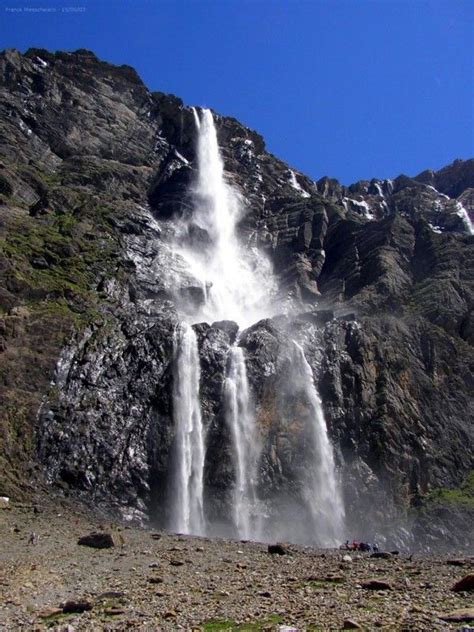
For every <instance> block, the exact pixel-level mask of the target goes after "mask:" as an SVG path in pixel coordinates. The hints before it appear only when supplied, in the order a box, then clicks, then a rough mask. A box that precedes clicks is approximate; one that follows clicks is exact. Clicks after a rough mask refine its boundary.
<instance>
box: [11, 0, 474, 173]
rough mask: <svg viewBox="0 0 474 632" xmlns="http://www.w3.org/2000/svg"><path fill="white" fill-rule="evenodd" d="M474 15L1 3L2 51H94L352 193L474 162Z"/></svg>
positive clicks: (381, 6) (436, 9) (41, 0)
mask: <svg viewBox="0 0 474 632" xmlns="http://www.w3.org/2000/svg"><path fill="white" fill-rule="evenodd" d="M26 8H30V9H31V8H35V9H37V10H38V9H39V10H41V11H39V12H37V11H35V12H28V11H26V10H25V9H26ZM12 9H22V11H12ZM45 9H55V11H49V12H45V11H44V10H45ZM71 9H72V10H71ZM473 18H474V2H472V0H446V1H445V0H169V1H168V0H0V48H2V49H3V48H10V47H14V48H18V49H20V50H21V51H24V50H26V49H27V48H28V47H30V46H37V47H43V48H48V49H51V50H56V49H65V50H74V49H77V48H89V49H91V50H93V51H94V52H95V53H96V54H97V55H98V56H99V57H101V58H103V59H105V60H108V61H111V62H115V63H120V64H121V63H127V64H129V65H131V66H134V67H135V68H136V69H137V70H138V72H139V74H140V75H141V77H142V78H143V80H144V81H145V83H146V84H147V85H148V86H149V87H150V88H151V89H154V90H161V91H164V92H172V93H174V94H177V95H178V96H180V97H181V98H182V99H183V100H184V101H185V102H186V103H188V104H193V105H194V104H196V105H205V106H208V107H212V108H214V109H215V110H217V111H218V112H220V113H222V114H227V115H232V116H235V117H236V118H238V119H239V120H241V121H242V122H243V123H245V124H246V125H248V126H249V127H252V128H254V129H256V130H257V131H259V132H260V133H261V134H263V136H264V137H265V139H266V142H267V147H268V149H269V151H271V152H272V153H274V154H276V155H277V156H279V157H280V158H282V159H284V160H286V161H287V162H289V163H290V164H291V165H292V166H294V167H296V168H298V169H300V170H301V171H303V172H305V173H307V174H308V175H310V176H311V177H313V178H315V179H318V178H320V177H321V176H323V175H330V176H332V177H336V178H338V179H339V180H341V181H342V182H343V183H345V184H348V183H350V182H353V181H355V180H358V179H361V178H371V177H381V178H383V177H393V176H396V175H397V174H399V173H401V172H404V173H407V174H410V175H414V174H416V173H418V172H419V171H421V170H422V169H425V168H434V169H437V168H440V167H441V166H443V165H445V164H447V163H449V162H451V161H452V160H453V159H454V158H468V157H472V156H473V155H474V124H473V113H474V88H473V86H474V81H473V80H474V76H473V64H474V55H473V52H474V50H473V23H474V20H473Z"/></svg>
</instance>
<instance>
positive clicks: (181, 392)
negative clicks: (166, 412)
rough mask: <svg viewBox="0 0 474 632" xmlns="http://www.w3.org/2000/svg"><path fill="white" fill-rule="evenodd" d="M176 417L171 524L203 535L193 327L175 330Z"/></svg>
mask: <svg viewBox="0 0 474 632" xmlns="http://www.w3.org/2000/svg"><path fill="white" fill-rule="evenodd" d="M174 352H175V372H174V382H173V417H174V424H175V433H176V434H175V447H174V455H173V456H174V471H173V479H172V480H173V490H172V491H173V494H174V500H173V507H172V515H171V528H172V529H173V530H174V531H176V532H179V533H192V534H195V535H204V533H205V523H204V503H203V488H204V486H203V473H204V431H203V426H202V420H201V404H200V401H199V380H200V368H199V353H198V346H197V340H196V334H195V333H194V330H193V328H192V327H190V326H189V325H187V324H182V325H181V326H180V327H179V328H178V329H177V331H176V332H175V339H174Z"/></svg>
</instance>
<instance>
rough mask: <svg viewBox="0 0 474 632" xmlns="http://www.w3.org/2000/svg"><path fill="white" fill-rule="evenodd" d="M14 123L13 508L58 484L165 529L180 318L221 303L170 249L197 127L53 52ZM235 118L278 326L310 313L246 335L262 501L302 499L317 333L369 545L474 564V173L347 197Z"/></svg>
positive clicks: (212, 461)
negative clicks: (188, 304) (471, 220)
mask: <svg viewBox="0 0 474 632" xmlns="http://www.w3.org/2000/svg"><path fill="white" fill-rule="evenodd" d="M0 112H1V117H0V132H1V137H2V143H1V145H0V278H1V284H0V360H1V361H0V385H1V387H2V398H1V400H0V411H1V415H0V424H1V426H0V427H1V432H2V438H3V439H4V450H3V452H2V454H0V476H1V479H0V481H1V489H0V493H1V494H5V495H11V496H12V497H13V496H14V497H15V498H19V497H21V496H23V497H25V498H28V497H29V496H30V495H31V494H32V493H33V491H34V488H35V487H37V486H42V487H43V488H44V489H45V490H47V483H54V485H56V486H59V487H60V488H61V489H62V490H63V493H64V495H66V496H68V495H71V494H74V495H79V496H80V497H82V498H84V499H89V500H90V501H91V502H93V503H94V504H95V505H96V506H98V507H102V508H107V509H111V510H113V511H114V512H115V513H116V514H119V515H121V516H123V517H129V518H137V519H141V520H143V521H145V520H147V519H148V518H151V519H152V520H153V521H154V523H155V524H158V525H163V524H165V523H166V520H167V516H166V507H167V494H168V474H169V454H170V447H171V445H172V442H173V437H174V431H173V423H172V402H171V395H170V394H171V392H172V369H173V335H174V331H175V327H176V324H177V320H178V318H177V310H176V306H177V305H178V304H179V302H180V301H181V300H183V298H186V299H187V300H193V301H195V302H196V303H199V302H200V301H202V300H203V288H202V287H200V286H199V284H198V283H197V282H196V279H193V278H192V277H191V276H190V275H189V273H187V272H186V271H185V269H184V267H183V264H182V262H180V261H179V260H177V259H176V258H173V257H172V256H171V253H170V249H169V245H168V244H169V238H170V235H172V234H173V230H174V227H175V224H176V220H177V218H179V217H180V216H182V215H185V214H186V213H189V212H190V204H191V201H190V198H189V183H190V182H192V179H193V176H194V172H195V148H194V141H195V130H194V122H193V115H192V111H191V109H190V108H187V107H185V106H184V105H183V103H182V102H181V101H180V100H179V99H178V98H177V97H174V96H172V95H165V94H162V93H151V92H150V91H149V90H148V89H147V88H146V86H144V84H143V83H142V82H141V80H140V78H139V77H138V76H137V74H136V73H135V71H134V70H133V69H131V68H129V67H127V66H121V67H117V66H113V65H111V64H107V63H105V62H101V61H100V60H98V59H97V57H96V56H95V55H94V54H93V53H91V52H89V51H84V50H82V51H77V52H75V53H62V52H58V53H56V54H52V53H49V52H48V51H44V50H37V49H32V50H30V51H28V52H27V53H26V54H25V55H21V54H20V53H18V52H17V51H6V52H4V53H2V54H1V55H0ZM216 124H217V129H218V137H219V143H220V146H221V149H222V153H223V157H224V161H225V169H226V174H227V177H228V178H229V180H232V182H233V183H234V184H235V186H236V187H237V188H238V189H239V191H240V193H241V195H242V200H243V202H244V207H245V213H244V217H243V218H242V220H241V223H240V234H241V237H242V240H244V242H246V243H247V244H248V246H249V247H253V246H258V247H260V248H262V249H263V250H264V251H265V252H266V253H267V254H268V256H269V257H270V258H271V260H272V262H273V264H274V268H275V271H276V272H277V274H278V277H279V280H280V285H281V287H280V294H279V303H278V304H279V306H280V307H281V312H282V313H284V314H286V313H287V312H288V308H289V307H293V308H295V309H296V312H299V315H298V314H297V315H293V316H292V317H291V318H288V317H287V316H276V317H274V318H273V319H268V320H266V321H262V322H260V323H257V324H255V325H253V326H252V327H250V328H249V329H247V330H246V331H245V332H239V333H241V337H240V340H239V344H240V345H242V347H243V348H244V349H245V353H246V355H247V360H248V372H249V379H250V382H251V385H252V391H253V392H252V394H253V396H254V398H255V403H256V407H257V414H258V419H259V424H260V428H261V432H262V435H263V436H264V437H266V439H267V443H266V450H265V454H264V459H263V461H262V467H261V471H260V472H259V476H260V479H261V482H262V485H264V486H265V487H266V489H268V490H270V491H271V490H272V489H278V490H282V489H284V490H287V491H288V495H291V493H293V491H294V486H293V481H292V480H289V479H288V476H287V475H286V474H285V472H286V471H288V470H285V463H288V462H294V461H295V460H296V462H298V458H299V456H300V454H301V449H300V445H301V441H300V438H301V433H298V428H300V427H301V423H300V422H301V419H300V416H301V415H300V413H301V409H299V410H300V412H299V413H298V407H297V406H296V403H295V405H294V406H293V408H292V410H291V412H292V414H293V413H295V416H294V417H293V418H292V422H294V423H291V424H288V427H286V428H285V427H284V424H281V423H280V421H281V415H280V414H279V413H278V392H279V388H280V386H281V384H283V383H284V377H285V374H286V373H285V372H286V371H287V368H288V366H289V365H290V364H291V356H290V355H289V352H288V348H289V347H288V344H289V341H291V339H292V338H296V339H297V340H298V341H299V342H300V343H301V344H303V345H304V347H305V353H306V356H307V358H308V361H309V362H310V364H311V367H312V370H313V373H314V377H315V380H316V382H317V384H318V389H319V392H320V395H321V398H322V401H323V407H324V411H325V415H326V420H327V424H328V430H329V434H330V437H331V439H332V442H333V444H334V447H335V456H336V461H337V466H338V469H339V471H340V473H341V476H342V480H343V487H344V496H345V504H346V513H347V516H348V520H349V522H348V524H349V525H350V528H351V536H353V537H359V538H364V537H369V538H370V539H372V540H373V539H375V538H377V539H380V538H384V539H385V541H387V543H393V546H397V547H399V546H401V545H402V544H404V545H405V546H407V545H408V544H410V546H418V547H420V548H421V547H424V548H444V549H446V550H449V549H453V548H454V549H456V548H458V547H459V548H462V549H463V550H468V551H469V550H472V548H473V546H474V543H473V532H472V523H473V519H474V508H473V504H472V478H469V473H470V472H472V469H473V454H474V450H473V426H472V420H473V419H474V408H473V406H474V403H473V398H472V392H473V388H474V382H473V378H472V375H473V370H474V356H473V346H472V345H473V343H474V318H473V313H474V311H473V309H474V298H473V297H474V287H473V283H474V282H473V270H474V245H473V239H474V238H473V237H472V235H469V234H468V232H467V224H466V213H469V212H470V209H471V211H472V192H473V187H474V180H473V171H472V165H473V160H466V161H455V162H454V163H453V164H452V165H449V166H448V167H446V168H445V169H442V170H441V171H439V172H431V171H430V172H423V173H422V174H419V176H416V177H414V178H410V177H407V176H400V177H398V178H396V179H395V180H394V181H390V180H384V181H382V180H372V181H361V182H358V183H355V184H354V185H351V186H350V187H344V186H342V185H340V184H339V183H338V182H337V181H334V180H331V179H329V178H322V179H320V180H319V181H318V182H313V181H312V180H311V179H309V178H308V177H306V176H304V175H303V174H301V173H299V172H297V171H295V170H292V169H290V168H289V167H288V165H286V164H285V163H283V162H282V161H280V160H278V159H277V158H275V157H274V156H272V155H271V154H269V153H267V152H266V150H265V144H264V141H263V139H262V138H261V136H259V135H258V134H257V133H256V132H254V131H252V130H249V129H248V128H246V127H244V126H243V125H241V124H240V123H239V122H238V121H236V120H235V119H232V118H229V117H223V116H219V115H216ZM466 209H467V210H466ZM194 238H195V239H198V240H200V243H201V242H202V245H203V247H205V240H204V239H203V236H202V235H194ZM196 332H197V334H198V338H199V344H200V353H201V358H202V364H203V371H202V385H203V389H202V390H203V393H202V399H203V401H202V406H203V417H204V419H205V424H206V429H207V430H208V432H209V446H210V448H209V451H208V462H209V463H208V467H207V469H206V484H207V490H208V497H209V498H211V499H212V511H214V512H216V514H219V513H220V514H222V513H223V512H225V511H226V502H227V501H226V498H227V495H228V490H229V487H230V485H231V483H232V474H231V466H230V454H229V450H228V449H227V448H228V445H229V437H228V432H227V431H226V428H225V425H224V422H223V415H222V406H221V403H222V384H223V379H224V372H225V366H226V354H227V353H228V348H229V345H231V344H233V342H234V341H235V336H236V333H237V332H236V327H235V326H234V324H233V323H231V322H221V323H212V324H206V323H204V324H200V325H197V326H196ZM58 361H59V363H58ZM55 367H56V368H55ZM51 382H52V383H51ZM38 410H40V412H39V414H38ZM296 413H298V414H296ZM302 415H303V417H304V411H303V413H302ZM279 420H280V421H279ZM226 446H227V448H226ZM44 474H46V479H45V477H44ZM471 476H472V475H471ZM469 481H471V483H470V482H469ZM368 534H370V535H368ZM170 612H171V610H170Z"/></svg>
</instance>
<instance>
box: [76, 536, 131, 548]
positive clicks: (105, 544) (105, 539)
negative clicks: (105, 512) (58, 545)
mask: <svg viewBox="0 0 474 632" xmlns="http://www.w3.org/2000/svg"><path fill="white" fill-rule="evenodd" d="M77 543H78V544H80V545H81V546H90V547H92V548H93V549H111V548H112V547H114V546H119V544H121V543H120V542H119V538H118V537H117V536H116V535H115V534H112V533H104V532H93V533H89V534H88V535H84V536H82V537H81V538H79V540H78V541H77Z"/></svg>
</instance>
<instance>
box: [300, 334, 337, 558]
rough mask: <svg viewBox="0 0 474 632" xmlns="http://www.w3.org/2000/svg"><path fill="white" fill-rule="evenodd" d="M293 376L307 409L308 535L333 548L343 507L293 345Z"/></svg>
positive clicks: (310, 386)
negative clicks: (308, 423)
mask: <svg viewBox="0 0 474 632" xmlns="http://www.w3.org/2000/svg"><path fill="white" fill-rule="evenodd" d="M293 343H294V355H293V366H292V369H293V373H294V378H295V380H296V382H297V383H298V385H299V390H300V392H301V393H302V395H303V397H304V400H305V402H306V403H307V404H308V406H309V408H310V418H311V425H310V428H309V440H310V443H311V451H312V452H313V454H314V457H313V459H312V462H311V463H309V464H308V467H307V468H306V478H305V480H304V481H303V483H304V485H303V498H304V501H305V504H306V507H307V509H308V512H309V514H310V516H311V520H312V525H311V531H312V533H315V534H317V539H318V541H319V544H320V545H322V546H334V545H335V544H336V543H337V542H338V541H340V538H341V536H342V534H343V531H344V505H343V501H342V495H341V490H340V487H339V483H338V480H337V475H336V468H335V464H334V455H333V450H332V446H331V443H330V441H329V437H328V432H327V427H326V420H325V419H324V412H323V408H322V405H321V399H320V397H319V395H318V392H317V390H316V386H315V384H314V379H313V372H312V370H311V366H310V365H309V363H308V360H307V359H306V356H305V354H304V351H303V348H302V347H301V346H300V345H299V344H298V343H297V342H294V341H293Z"/></svg>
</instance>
